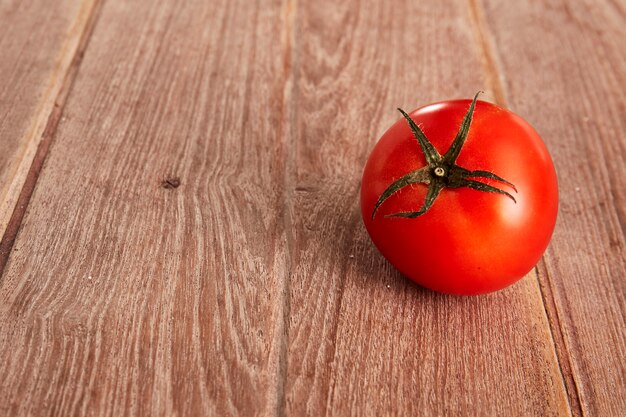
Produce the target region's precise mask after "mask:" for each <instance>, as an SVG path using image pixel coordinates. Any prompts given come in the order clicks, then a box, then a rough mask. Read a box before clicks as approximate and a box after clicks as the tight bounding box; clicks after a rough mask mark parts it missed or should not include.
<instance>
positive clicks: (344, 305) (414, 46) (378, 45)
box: [286, 1, 569, 416]
mask: <svg viewBox="0 0 626 417" xmlns="http://www.w3.org/2000/svg"><path fill="white" fill-rule="evenodd" d="M355 11H359V12H358V13H355ZM296 21H297V22H298V23H297V24H296V25H295V27H296V28H298V30H297V31H296V33H295V38H296V42H297V44H298V45H300V48H299V49H298V58H297V61H296V63H295V67H296V69H295V73H296V77H297V89H296V93H295V94H294V97H295V98H294V104H293V105H292V106H291V107H293V108H295V109H296V110H295V119H296V122H295V125H296V145H295V148H296V149H295V151H292V152H295V157H296V163H295V164H294V168H293V170H294V172H295V174H294V175H293V177H294V178H295V180H294V181H295V182H294V186H295V190H296V192H295V196H294V206H293V207H294V208H293V209H292V212H293V213H294V221H293V223H294V229H295V236H296V238H295V241H294V247H293V252H294V254H295V255H294V257H293V262H292V265H293V276H292V280H291V281H290V289H291V291H290V294H291V297H290V303H289V304H290V326H289V351H288V352H289V354H288V366H287V383H286V400H287V404H286V410H287V414H289V415H319V414H325V415H333V414H337V415H386V414H397V415H422V416H446V415H447V416H457V415H468V416H475V415H485V416H488V415H517V416H521V415H568V414H569V409H568V405H567V401H566V395H565V390H564V386H563V383H562V379H561V375H560V371H559V367H558V363H557V361H556V355H555V352H554V344H553V342H552V340H551V336H550V332H549V327H548V323H547V320H546V317H545V311H544V308H543V304H542V300H541V294H540V291H539V287H538V284H537V281H536V279H535V276H534V275H531V276H529V277H527V278H525V279H524V280H522V281H521V282H520V283H519V284H517V285H515V286H514V287H512V288H510V289H508V290H506V291H502V292H500V293H497V294H492V295H489V296H486V297H471V298H463V297H452V296H443V295H439V294H435V293H433V292H430V291H425V290H423V289H421V288H419V287H417V286H415V285H412V284H410V283H408V282H407V280H406V279H405V278H403V277H402V276H401V275H400V274H399V273H397V272H396V271H394V270H392V268H390V266H389V265H388V263H387V262H386V261H385V260H384V259H383V258H382V256H380V255H379V254H378V253H377V252H376V249H375V248H374V247H373V245H372V244H371V242H370V240H369V238H368V236H367V233H366V231H365V229H364V227H363V226H362V222H361V218H360V212H359V209H358V190H359V181H360V174H361V169H362V166H363V164H364V162H365V159H366V157H367V153H368V151H369V150H370V148H371V147H372V145H373V144H374V142H375V140H376V139H377V137H378V136H379V135H380V134H382V133H383V132H384V130H385V129H386V128H387V127H388V126H390V125H391V123H393V122H394V121H395V120H397V119H398V113H397V111H395V108H396V107H398V106H401V107H404V108H411V107H415V106H416V105H417V104H418V103H428V102H432V101H434V100H438V99H442V98H444V97H459V96H461V97H462V96H465V95H471V94H472V93H471V92H474V91H475V90H478V89H480V88H482V87H483V86H484V82H485V80H486V77H485V76H484V75H483V64H482V63H481V59H482V58H483V56H484V55H485V52H484V51H483V50H482V48H483V46H482V44H481V42H478V41H477V40H478V38H479V36H480V34H479V33H477V32H480V29H479V28H478V27H477V26H476V22H475V17H474V11H473V10H472V8H471V7H469V5H468V3H466V2H462V1H457V2H437V3H432V4H431V5H430V6H429V7H428V8H424V7H423V6H421V5H419V4H417V3H416V2H411V1H406V2H401V3H396V4H395V5H394V7H388V5H387V4H384V3H370V4H366V3H364V2H360V1H350V2H343V3H342V6H341V7H338V6H336V5H335V3H334V2H321V3H320V2H316V3H315V4H311V5H310V6H307V5H303V6H302V8H301V9H299V10H298V14H297V19H296ZM435 32H436V33H437V36H432V34H433V33H435ZM390 45H394V46H397V47H390ZM452 51H453V52H452ZM451 55H454V56H457V57H458V61H459V62H462V65H458V66H457V65H446V66H441V62H444V61H446V59H449V57H450V56H451ZM498 89H499V87H497V86H495V87H494V88H492V89H491V91H496V90H498ZM490 95H493V94H490ZM496 387H497V391H498V392H499V394H498V395H494V389H496Z"/></svg>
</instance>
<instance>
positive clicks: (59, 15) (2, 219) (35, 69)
mask: <svg viewBox="0 0 626 417" xmlns="http://www.w3.org/2000/svg"><path fill="white" fill-rule="evenodd" d="M94 4H95V1H93V0H84V1H79V0H70V1H64V2H56V1H54V2H46V3H45V4H43V5H42V2H38V1H32V0H25V1H2V2H0V239H1V238H2V236H3V235H4V232H5V229H6V228H7V224H8V223H9V219H10V218H11V215H12V214H13V210H14V208H15V206H16V203H17V201H18V198H19V195H20V192H21V191H22V187H23V185H24V182H25V181H26V177H27V175H28V172H29V169H30V167H31V164H32V161H33V159H34V158H35V153H36V152H37V148H38V146H39V143H40V141H41V139H42V136H43V132H44V129H45V127H46V125H47V123H48V120H49V116H50V114H51V113H52V112H53V110H54V106H55V101H56V102H59V94H60V92H61V91H62V87H63V85H64V82H65V81H66V77H67V73H68V71H69V69H70V66H71V64H72V62H73V61H74V59H75V55H76V52H77V50H78V49H79V46H80V40H81V37H82V34H83V33H84V31H85V28H86V27H87V25H88V22H89V20H90V17H91V15H92V12H93V8H94ZM61 101H62V100H61ZM0 250H1V248H0ZM4 255H5V254H2V253H0V258H4ZM2 263H3V262H1V261H0V271H1V270H2V267H1V265H2Z"/></svg>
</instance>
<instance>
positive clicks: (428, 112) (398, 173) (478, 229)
mask: <svg viewBox="0 0 626 417" xmlns="http://www.w3.org/2000/svg"><path fill="white" fill-rule="evenodd" d="M477 96H478V95H477ZM474 106H475V107H474ZM407 117H410V120H409V119H408V118H407ZM412 122H414V123H415V125H414V126H413V129H412V127H411V126H410V123H412ZM420 136H421V143H420V140H418V137H420ZM424 139H425V141H424ZM429 144H432V145H429ZM557 208H558V190H557V180H556V173H555V171H554V166H553V164H552V160H551V158H550V155H549V153H548V150H547V149H546V146H545V145H544V143H543V141H542V140H541V138H540V137H539V135H538V134H537V133H536V132H535V131H534V130H533V128H532V127H531V126H530V125H529V124H528V123H527V122H526V121H524V120H523V119H522V118H520V117H519V116H517V115H515V114H514V113H512V112H510V111H508V110H505V109H502V108H500V107H498V106H495V105H493V104H490V103H486V102H483V101H476V97H475V98H474V100H473V101H472V100H454V101H445V102H440V103H435V104H431V105H428V106H425V107H422V108H419V109H417V110H415V111H413V112H412V113H410V115H406V116H405V118H402V119H400V120H398V121H397V122H396V123H395V124H394V125H393V126H391V128H390V129H389V130H387V132H385V134H384V135H383V136H382V137H381V138H380V140H379V141H378V143H377V144H376V146H375V147H374V149H373V151H372V153H371V155H370V157H369V159H368V161H367V164H366V165H365V170H364V172H363V180H362V184H361V214H362V216H363V221H364V223H365V227H366V229H367V231H368V233H369V234H370V236H371V238H372V240H373V242H374V244H375V245H376V247H377V248H378V249H379V250H380V252H381V253H382V254H383V256H385V258H387V259H388V260H389V262H391V263H392V264H393V265H394V266H395V267H396V268H397V269H398V270H399V271H400V272H402V273H403V274H405V275H406V276H407V277H409V278H410V279H412V280H413V281H415V282H416V283H418V284H420V285H422V286H424V287H427V288H430V289H432V290H436V291H441V292H445V293H452V294H480V293H486V292H490V291H495V290H498V289H501V288H504V287H506V286H508V285H510V284H512V283H514V282H515V281H517V280H518V279H520V278H521V277H523V276H524V275H525V274H526V273H528V272H529V271H530V270H531V269H532V268H533V267H534V266H535V264H536V263H537V261H538V260H539V259H540V258H541V256H542V254H543V252H544V251H545V249H546V247H547V245H548V242H549V240H550V237H551V235H552V231H553V230H554V225H555V222H556V216H557Z"/></svg>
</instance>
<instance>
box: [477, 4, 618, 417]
mask: <svg viewBox="0 0 626 417" xmlns="http://www.w3.org/2000/svg"><path fill="white" fill-rule="evenodd" d="M485 4H486V15H487V17H488V22H489V26H490V27H491V28H492V35H493V38H494V39H495V45H496V46H497V50H498V57H499V59H498V61H499V62H500V66H499V72H500V73H501V74H504V77H505V78H506V91H507V96H508V97H509V104H510V106H511V107H512V109H513V110H514V111H517V112H518V113H519V114H521V115H523V116H524V117H527V118H528V119H529V120H533V123H534V125H535V127H536V128H537V130H538V131H539V132H540V134H541V135H542V136H543V138H544V140H545V141H546V143H547V144H548V146H549V148H550V150H551V151H552V154H553V158H554V162H555V165H556V168H557V172H558V175H559V179H560V182H559V189H560V204H561V206H560V217H559V221H558V224H557V228H556V231H555V234H554V237H553V240H552V244H551V245H550V247H549V250H548V252H547V253H546V256H545V257H544V261H543V262H542V264H541V265H540V267H541V268H540V270H541V271H542V273H541V283H542V287H543V289H544V295H545V296H546V306H547V307H548V309H549V314H550V316H551V322H552V325H553V332H554V333H555V338H556V339H557V341H558V343H557V346H558V349H559V359H560V362H561V364H562V367H563V369H564V374H565V377H566V383H567V385H568V392H569V397H570V402H571V403H572V404H573V405H576V404H577V403H578V404H580V410H574V411H578V413H580V414H582V415H586V416H624V415H626V308H625V307H626V304H625V301H626V240H625V235H624V231H625V230H626V194H625V191H626V137H625V136H624V133H623V132H624V131H625V130H626V97H625V96H624V91H625V88H626V26H625V25H624V22H625V21H626V4H625V3H624V2H620V1H612V0H607V1H591V0H585V1H578V2H568V1H563V2H558V3H552V2H547V1H546V2H532V3H524V4H520V5H519V6H518V7H516V8H515V9H512V8H511V7H510V3H509V2H506V1H500V0H485ZM529 75H530V76H529Z"/></svg>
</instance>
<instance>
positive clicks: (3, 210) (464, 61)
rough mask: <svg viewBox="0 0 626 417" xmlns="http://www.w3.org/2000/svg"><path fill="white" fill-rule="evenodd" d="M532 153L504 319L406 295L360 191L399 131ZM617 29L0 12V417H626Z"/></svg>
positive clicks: (624, 156) (489, 21)
mask: <svg viewBox="0 0 626 417" xmlns="http://www.w3.org/2000/svg"><path fill="white" fill-rule="evenodd" d="M479 89H484V90H485V91H486V93H485V94H484V96H483V99H486V100H490V101H493V102H496V103H498V104H500V105H502V106H505V107H508V108H511V109H512V110H513V111H515V112H517V113H519V114H520V115H522V116H523V117H524V118H525V119H527V120H528V121H530V122H531V123H532V124H533V125H534V126H535V128H536V129H537V130H538V132H539V133H540V134H541V135H542V137H543V138H544V139H545V141H546V143H547V145H548V147H549V149H550V151H551V153H552V155H553V158H554V161H555V165H556V168H557V171H558V175H559V180H560V193H561V196H560V213H559V220H558V224H557V228H556V231H555V233H554V237H553V240H552V242H551V245H550V247H549V249H548V251H547V252H546V254H545V256H544V257H543V259H542V260H541V262H540V263H539V264H538V265H537V267H536V269H535V270H534V271H533V272H532V273H530V274H529V275H528V276H527V277H525V278H524V279H522V280H521V281H519V282H518V283H517V284H515V285H514V286H512V287H510V288H508V289H506V290H504V291H500V292H497V293H494V294H490V295H486V296H476V297H453V296H446V295H441V294H436V293H433V292H430V291H427V290H424V289H421V288H419V287H418V286H416V285H413V284H411V283H410V282H409V281H408V280H407V279H405V278H403V277H402V276H401V275H400V274H399V273H398V272H396V271H395V270H394V269H393V268H392V267H391V266H390V265H389V264H388V263H387V262H386V261H385V260H384V259H383V258H382V257H381V256H380V255H379V254H378V252H377V251H376V250H375V248H374V247H373V245H372V243H371V242H370V240H369V238H368V236H367V233H366V232H365V230H364V227H363V226H362V223H361V219H360V214H359V209H358V198H357V195H358V190H359V181H360V174H361V170H362V167H363V164H364V161H365V160H366V158H367V155H368V152H369V151H370V149H371V148H372V146H373V144H374V143H375V141H376V140H377V138H378V137H379V136H380V135H381V134H382V132H384V130H385V129H386V128H387V127H388V126H389V125H390V124H391V123H393V122H394V121H395V120H397V118H398V114H397V112H396V111H395V108H396V107H398V106H401V107H403V108H407V109H410V108H415V107H417V106H419V105H423V104H426V103H429V102H432V101H436V100H443V99H449V98H459V97H471V96H472V95H473V94H474V92H476V91H477V90H479ZM625 91H626V3H625V2H624V1H623V0H581V1H570V0H563V1H561V2H552V1H547V0H542V1H540V0H537V1H516V2H513V1H508V0H467V1H464V0H448V1H430V2H427V1H408V0H407V1H394V2H383V1H374V0H372V1H365V0H362V1H359V0H348V1H341V2H339V1H326V0H322V1H315V2H313V1H310V2H308V1H304V0H283V1H278V0H276V1H273V0H264V1H251V0H228V1H227V0H208V1H207V0H196V1H184V2H183V1H174V0H161V1H152V2H151V1H122V0H64V1H43V0H40V1H35V0H23V1H18V0H0V234H1V235H2V236H3V238H2V242H1V246H0V272H1V278H0V415H2V416H11V417H13V416H122V415H129V416H135V415H137V416H139V415H141V416H200V415H215V416H225V415H241V416H252V415H262V416H272V415H290V416H304V415H310V416H321V415H329V416H337V415H353V416H369V415H371V416H382V415H403V416H418V415H419V416H552V415H554V416H567V415H573V416H601V417H605V416H625V415H626V399H625V397H626V382H625V380H626V326H625V321H626V319H625V317H626V314H625V312H626V305H625V299H626V297H625V295H626V267H625V265H626V255H625V253H626V251H625V248H626V238H625V233H624V230H625V225H626V192H625V191H626V161H625V160H626V135H625V133H624V132H625V131H626V98H625V97H626V96H625Z"/></svg>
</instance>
